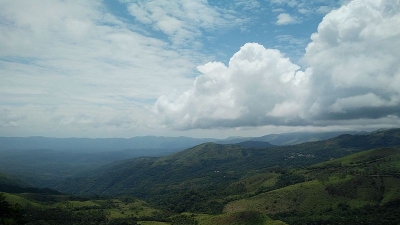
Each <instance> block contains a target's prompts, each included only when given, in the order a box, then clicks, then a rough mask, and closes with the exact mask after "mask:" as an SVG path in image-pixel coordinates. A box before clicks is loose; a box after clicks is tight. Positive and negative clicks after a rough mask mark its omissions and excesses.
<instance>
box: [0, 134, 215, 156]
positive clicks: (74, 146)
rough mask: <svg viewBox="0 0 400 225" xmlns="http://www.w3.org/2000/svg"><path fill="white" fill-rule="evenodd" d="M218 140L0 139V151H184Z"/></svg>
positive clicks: (137, 138)
mask: <svg viewBox="0 0 400 225" xmlns="http://www.w3.org/2000/svg"><path fill="white" fill-rule="evenodd" d="M215 140H216V139H211V138H210V139H207V138H205V139H198V138H190V137H155V136H144V137H133V138H129V139H126V138H93V139H92V138H47V137H0V150H22V149H24V150H25V149H52V150H62V151H85V152H93V151H96V152H99V151H118V150H126V149H164V150H165V149H170V150H175V151H176V150H182V149H185V148H190V147H193V146H195V145H199V144H201V143H205V142H210V141H215Z"/></svg>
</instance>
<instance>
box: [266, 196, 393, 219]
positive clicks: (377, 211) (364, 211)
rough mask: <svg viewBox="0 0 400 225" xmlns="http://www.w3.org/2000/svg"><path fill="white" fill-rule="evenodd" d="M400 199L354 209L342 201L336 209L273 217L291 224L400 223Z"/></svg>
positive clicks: (282, 214)
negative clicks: (381, 204)
mask: <svg viewBox="0 0 400 225" xmlns="http://www.w3.org/2000/svg"><path fill="white" fill-rule="evenodd" d="M399 206H400V200H395V201H391V202H388V203H386V204H384V205H383V206H380V205H367V206H364V207H361V208H354V209H352V208H351V207H350V206H349V205H348V204H345V203H340V204H338V206H337V208H335V209H332V208H331V209H328V210H325V211H321V212H319V213H317V212H307V213H299V212H288V213H280V214H276V215H272V216H271V218H273V219H278V220H281V221H284V222H286V223H288V224H291V225H342V224H365V225H398V224H400V210H399Z"/></svg>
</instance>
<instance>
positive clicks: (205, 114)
mask: <svg viewBox="0 0 400 225" xmlns="http://www.w3.org/2000/svg"><path fill="white" fill-rule="evenodd" d="M299 68H300V67H299V66H297V65H295V64H293V63H291V62H290V60H289V59H288V58H285V57H284V56H283V55H282V53H281V52H279V51H278V50H275V49H265V48H264V47H263V46H261V45H259V44H254V43H253V44H251V43H249V44H246V45H244V46H243V47H242V48H241V49H240V51H239V52H237V53H236V54H235V55H234V56H233V57H232V58H231V59H230V61H229V65H228V66H225V65H224V64H223V63H220V62H210V63H207V64H205V65H202V66H199V67H198V70H199V71H200V72H201V73H202V75H200V76H198V77H197V78H196V80H195V82H194V86H193V88H192V89H190V90H188V91H186V92H185V93H183V94H182V95H180V96H178V97H175V98H174V97H172V98H169V97H167V96H162V97H160V98H159V99H158V101H157V103H156V104H155V111H156V112H157V113H158V114H159V115H162V117H163V120H164V122H165V123H167V124H168V125H170V126H173V127H174V128H177V129H190V128H197V127H201V128H210V127H215V126H217V127H225V126H227V127H235V126H247V125H252V126H257V125H264V124H292V123H295V124H297V123H301V117H300V116H299V115H298V113H297V111H298V110H299V109H301V108H302V105H301V99H302V98H304V96H305V95H307V93H308V92H307V90H306V88H305V85H306V84H307V82H306V80H307V79H306V75H305V73H304V72H301V71H298V70H299Z"/></svg>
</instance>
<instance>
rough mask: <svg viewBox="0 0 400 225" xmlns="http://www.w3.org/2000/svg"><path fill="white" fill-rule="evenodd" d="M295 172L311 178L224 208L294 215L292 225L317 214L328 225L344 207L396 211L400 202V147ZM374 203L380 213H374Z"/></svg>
mask: <svg viewBox="0 0 400 225" xmlns="http://www.w3.org/2000/svg"><path fill="white" fill-rule="evenodd" d="M290 173H291V174H296V175H297V176H303V177H304V179H305V181H304V182H299V183H296V184H293V185H289V186H285V187H281V188H279V187H278V186H276V187H277V188H276V189H274V188H271V190H267V191H265V192H263V193H260V194H257V195H254V196H252V197H248V198H244V199H241V200H237V201H233V202H230V203H228V204H227V205H226V206H225V207H224V212H226V213H234V212H241V211H248V210H253V211H258V212H261V213H266V214H268V215H277V216H276V217H275V218H278V219H283V220H284V217H288V215H290V216H291V217H292V219H291V220H287V221H286V222H288V223H289V224H293V222H294V221H295V220H296V219H299V218H298V217H304V216H305V215H314V216H317V217H318V220H319V221H320V222H321V223H320V224H322V222H323V221H325V222H326V221H328V220H330V219H332V218H333V216H337V215H338V214H340V213H341V212H342V211H343V210H344V209H346V210H347V211H351V210H353V211H355V212H356V214H360V212H358V211H362V212H364V211H365V210H367V209H368V210H369V211H368V213H369V214H373V213H374V212H375V211H377V210H378V209H385V210H388V209H389V211H390V210H391V207H390V206H391V205H393V204H398V203H399V200H400V149H399V148H381V149H374V150H369V151H365V152H360V153H356V154H353V155H350V156H346V157H343V158H340V159H336V160H331V161H328V162H324V163H320V164H317V165H314V166H310V167H308V168H305V169H293V170H291V171H290ZM284 175H285V174H281V175H280V177H281V176H284ZM279 179H280V178H279V177H278V181H279ZM243 181H244V180H243ZM277 183H278V182H277ZM371 206H374V207H375V209H374V210H375V211H373V212H371V210H370V208H369V207H371ZM398 207H399V205H398V206H397V208H396V207H394V209H395V210H398V209H399V208H398ZM392 208H393V207H392ZM375 213H376V212H375ZM284 221H285V220H284ZM303 222H304V221H303ZM298 224H301V223H298Z"/></svg>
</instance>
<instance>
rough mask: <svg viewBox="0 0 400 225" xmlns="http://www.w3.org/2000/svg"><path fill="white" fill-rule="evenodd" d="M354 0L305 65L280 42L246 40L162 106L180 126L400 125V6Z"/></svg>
mask: <svg viewBox="0 0 400 225" xmlns="http://www.w3.org/2000/svg"><path fill="white" fill-rule="evenodd" d="M399 5H400V4H399V2H398V1H397V0H380V1H379V0H378V1H376V0H365V1H358V0H354V1H352V2H350V3H348V4H347V5H344V6H342V7H341V8H339V9H337V10H334V11H332V12H330V13H329V14H327V15H326V16H325V17H324V19H323V20H322V22H321V23H320V24H319V26H318V31H317V32H316V33H314V34H313V35H312V36H311V40H312V42H311V43H309V44H308V46H307V48H306V53H305V55H304V57H303V59H302V61H303V62H304V65H303V69H301V67H300V66H299V65H296V64H294V63H292V62H291V61H290V59H288V58H285V56H284V55H283V54H282V53H281V52H280V51H279V50H276V49H266V48H264V47H263V46H261V45H258V44H255V43H248V44H246V45H244V46H243V47H242V48H241V49H240V51H238V52H237V53H236V54H235V55H233V57H232V58H231V59H230V61H229V64H228V65H227V66H226V65H224V64H223V63H220V62H210V63H207V64H205V65H202V66H199V67H198V70H199V72H200V73H201V75H199V76H198V77H197V78H196V80H195V82H194V84H193V87H192V88H191V89H189V90H187V91H186V92H184V93H182V94H178V95H170V96H165V95H164V96H161V97H160V98H159V99H158V101H157V102H156V104H155V105H154V111H155V112H156V114H157V115H158V116H159V117H161V119H162V121H163V123H164V124H166V125H168V126H170V127H173V128H175V129H182V130H185V129H193V128H214V127H245V126H262V125H277V126H279V125H287V126H299V125H313V126H327V125H333V124H343V125H350V124H355V123H357V124H365V125H367V124H386V125H387V124H391V125H400V124H399V117H400V26H398V24H400V6H399Z"/></svg>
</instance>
